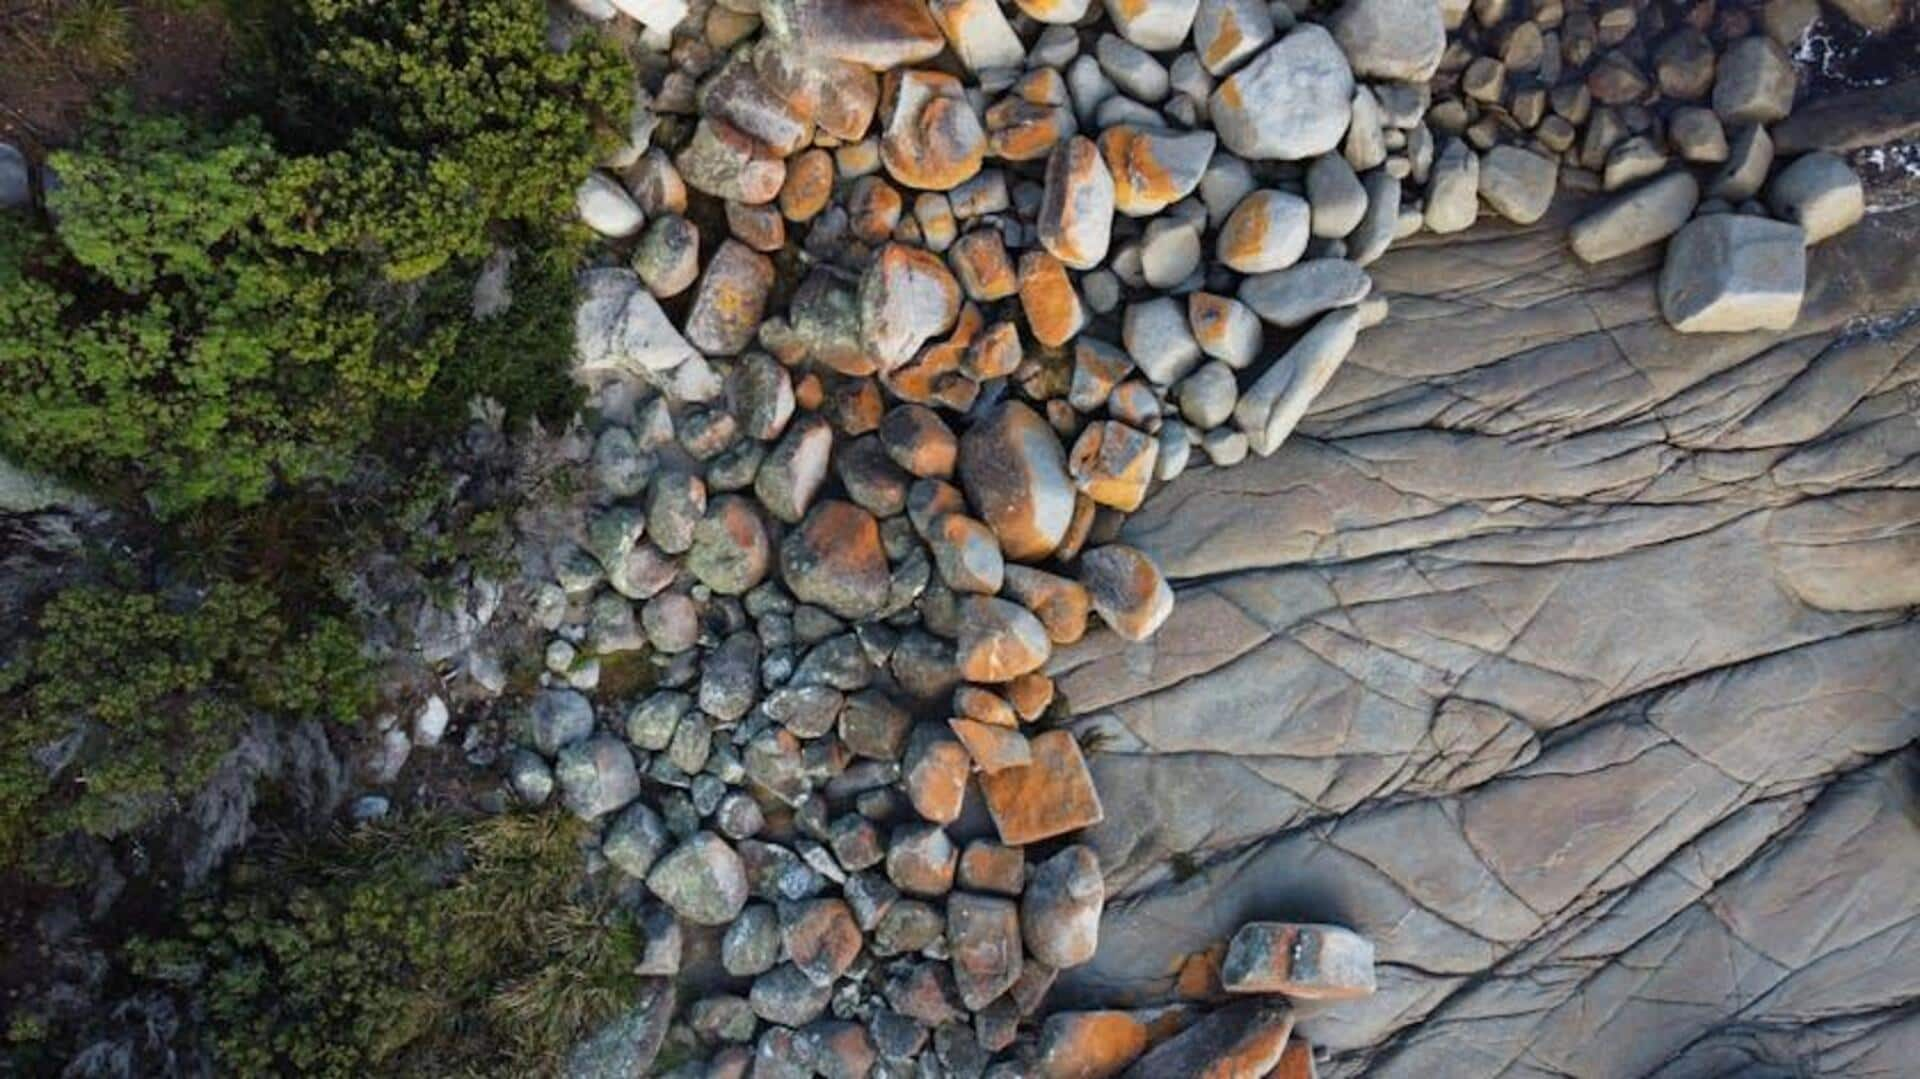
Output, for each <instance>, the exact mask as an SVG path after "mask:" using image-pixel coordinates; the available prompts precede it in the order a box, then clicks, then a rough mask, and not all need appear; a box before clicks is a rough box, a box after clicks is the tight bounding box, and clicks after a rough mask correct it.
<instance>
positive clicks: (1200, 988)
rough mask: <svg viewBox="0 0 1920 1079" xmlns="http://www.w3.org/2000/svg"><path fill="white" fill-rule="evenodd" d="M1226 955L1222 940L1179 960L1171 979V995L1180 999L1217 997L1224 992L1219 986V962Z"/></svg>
mask: <svg viewBox="0 0 1920 1079" xmlns="http://www.w3.org/2000/svg"><path fill="white" fill-rule="evenodd" d="M1226 957H1227V942H1226V941H1224V940H1223V941H1220V942H1218V943H1216V944H1214V945H1212V946H1211V947H1209V948H1207V949H1206V950H1205V951H1198V952H1194V953H1193V954H1192V955H1189V956H1187V957H1186V958H1185V959H1183V960H1181V961H1180V969H1179V971H1177V972H1176V973H1175V975H1174V979H1173V995H1174V996H1176V997H1178V998H1179V999H1181V1000H1215V999H1218V998H1219V996H1220V994H1221V993H1224V992H1226V990H1224V989H1222V988H1220V962H1221V960H1223V959H1225V958H1226Z"/></svg>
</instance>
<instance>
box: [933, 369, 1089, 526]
mask: <svg viewBox="0 0 1920 1079" xmlns="http://www.w3.org/2000/svg"><path fill="white" fill-rule="evenodd" d="M959 473H960V485H961V486H962V487H963V488H965V490H966V493H967V500H968V501H969V502H971V503H972V504H973V507H974V510H975V511H976V514H977V515H978V516H979V517H980V519H981V520H983V521H985V522H987V525H988V527H990V528H992V529H993V533H994V535H996V536H998V537H999V538H1000V549H1001V550H1002V551H1003V552H1005V554H1006V557H1007V558H1008V559H1010V560H1012V561H1017V562H1030V561H1034V560H1036V559H1040V558H1045V557H1046V556H1048V555H1049V554H1052V553H1053V552H1054V549H1055V548H1056V547H1058V546H1059V545H1060V540H1061V538H1062V537H1063V536H1065V535H1066V532H1067V527H1068V525H1069V524H1070V523H1071V521H1072V518H1073V502H1074V491H1073V481H1072V479H1071V478H1070V477H1069V476H1068V475H1067V462H1066V455H1065V454H1063V453H1062V452H1061V451H1060V440H1059V438H1058V437H1056V436H1055V435H1054V433H1053V429H1052V428H1051V427H1048V426H1047V421H1045V420H1043V419H1041V418H1040V415H1039V413H1037V412H1035V411H1034V410H1033V409H1032V408H1029V407H1028V406H1027V405H1025V404H1022V403H1020V402H1018V401H1008V402H1005V403H1003V404H1001V405H999V406H998V407H997V408H995V409H994V410H993V411H992V412H991V413H989V414H988V415H987V416H986V417H985V418H984V419H983V420H980V421H978V422H976V423H975V424H974V425H973V426H972V427H970V428H968V429H967V432H966V434H964V435H962V436H961V438H960V467H959Z"/></svg>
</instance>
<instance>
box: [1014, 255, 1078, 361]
mask: <svg viewBox="0 0 1920 1079" xmlns="http://www.w3.org/2000/svg"><path fill="white" fill-rule="evenodd" d="M1020 310H1021V312H1022V313H1023V314H1024V315H1026V318H1027V328H1028V329H1029V330H1030V331H1032V333H1033V337H1034V340H1036V341H1038V342H1040V343H1041V344H1042V345H1045V346H1047V347H1049V348H1058V347H1059V346H1061V345H1064V344H1066V343H1067V342H1068V341H1071V340H1072V339H1073V337H1074V335H1075V334H1077V333H1079V332H1080V330H1081V328H1082V327H1084V326H1085V325H1086V322H1087V314H1086V309H1085V308H1084V307H1083V306H1082V305H1081V303H1080V294H1079V293H1078V292H1075V291H1074V288H1073V279H1072V278H1070V277H1068V276H1067V268H1066V266H1065V264H1063V263H1062V262H1061V261H1060V260H1059V259H1058V258H1055V257H1054V256H1053V255H1051V254H1049V253H1048V252H1046V251H1029V252H1027V253H1026V254H1025V255H1022V256H1021V258H1020Z"/></svg>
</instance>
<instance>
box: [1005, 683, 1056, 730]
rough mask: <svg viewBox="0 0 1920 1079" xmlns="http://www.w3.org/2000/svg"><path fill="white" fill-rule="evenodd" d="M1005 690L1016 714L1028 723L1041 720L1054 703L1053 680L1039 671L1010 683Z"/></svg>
mask: <svg viewBox="0 0 1920 1079" xmlns="http://www.w3.org/2000/svg"><path fill="white" fill-rule="evenodd" d="M1005 689H1006V691H1007V699H1008V700H1009V701H1011V702H1013V710H1014V712H1015V713H1016V714H1018V715H1019V716H1020V718H1021V719H1024V720H1026V721H1027V722H1028V723H1032V722H1033V721H1034V720H1037V719H1039V718H1040V717H1041V715H1043V714H1044V713H1045V712H1046V710H1047V706H1048V705H1050V704H1052V703H1053V679H1051V678H1048V677H1047V676H1046V675H1044V674H1041V673H1040V672H1039V671H1034V672H1032V673H1030V674H1023V675H1021V676H1020V677H1018V678H1016V679H1014V680H1013V681H1011V682H1008V683H1007V684H1006V686H1005Z"/></svg>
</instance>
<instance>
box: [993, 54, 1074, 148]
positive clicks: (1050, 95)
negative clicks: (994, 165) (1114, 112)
mask: <svg viewBox="0 0 1920 1079" xmlns="http://www.w3.org/2000/svg"><path fill="white" fill-rule="evenodd" d="M1078 130H1079V125H1078V124H1077V123H1075V121H1074V116H1073V104H1072V101H1071V99H1070V98H1069V97H1068V96H1067V82H1066V80H1065V79H1063V78H1061V77H1060V73H1059V72H1058V71H1055V70H1054V69H1052V68H1050V67H1042V68H1035V69H1034V70H1032V71H1029V72H1027V73H1026V74H1025V75H1022V76H1021V77H1020V81H1018V82H1016V83H1014V84H1013V86H1012V88H1011V89H1010V90H1009V91H1008V93H1007V96H1005V97H1003V98H1001V99H1000V100H999V101H996V102H994V103H993V104H992V105H991V106H989V107H988V108H987V150H988V152H990V153H992V154H993V155H994V156H995V157H1000V158H1004V159H1005V160H1008V161H1037V160H1039V159H1040V158H1043V157H1045V156H1047V154H1048V153H1050V152H1051V151H1052V150H1053V148H1054V147H1055V146H1057V145H1059V143H1060V140H1062V139H1065V138H1067V137H1068V136H1070V135H1072V134H1073V133H1074V132H1076V131H1078Z"/></svg>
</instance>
